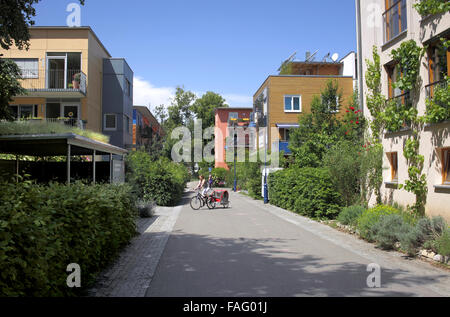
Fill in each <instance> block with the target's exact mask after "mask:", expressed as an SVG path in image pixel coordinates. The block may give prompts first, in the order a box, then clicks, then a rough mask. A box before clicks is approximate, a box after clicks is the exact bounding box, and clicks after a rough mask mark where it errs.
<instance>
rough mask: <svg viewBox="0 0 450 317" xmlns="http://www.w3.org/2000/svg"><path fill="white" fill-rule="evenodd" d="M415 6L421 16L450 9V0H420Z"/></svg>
mask: <svg viewBox="0 0 450 317" xmlns="http://www.w3.org/2000/svg"><path fill="white" fill-rule="evenodd" d="M413 6H414V8H415V9H416V11H417V12H419V14H420V15H421V16H427V15H430V14H439V13H445V12H448V11H450V2H449V1H448V0H419V1H417V2H416V3H414V4H413Z"/></svg>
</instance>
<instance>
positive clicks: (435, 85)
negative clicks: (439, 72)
mask: <svg viewBox="0 0 450 317" xmlns="http://www.w3.org/2000/svg"><path fill="white" fill-rule="evenodd" d="M436 88H448V86H447V81H446V80H441V81H436V82H434V83H431V84H429V85H426V86H425V92H426V94H427V98H433V97H434V92H435V90H436ZM445 106H448V105H445Z"/></svg>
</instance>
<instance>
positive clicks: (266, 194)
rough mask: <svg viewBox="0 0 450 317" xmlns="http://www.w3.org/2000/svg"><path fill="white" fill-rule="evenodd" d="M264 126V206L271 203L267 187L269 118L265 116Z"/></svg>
mask: <svg viewBox="0 0 450 317" xmlns="http://www.w3.org/2000/svg"><path fill="white" fill-rule="evenodd" d="M263 120H264V126H265V129H266V131H265V133H264V204H268V203H269V188H268V186H267V138H268V134H267V132H268V131H267V117H266V116H264V119H263Z"/></svg>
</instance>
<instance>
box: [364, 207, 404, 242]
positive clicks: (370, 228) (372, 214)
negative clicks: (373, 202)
mask: <svg viewBox="0 0 450 317" xmlns="http://www.w3.org/2000/svg"><path fill="white" fill-rule="evenodd" d="M398 213H400V211H399V210H398V209H395V208H394V207H390V206H386V205H378V206H377V207H375V208H372V209H367V210H366V211H364V212H363V213H362V215H361V216H360V217H359V218H358V220H357V229H358V231H359V235H360V236H361V237H362V238H363V239H366V240H367V241H369V242H373V241H375V234H376V232H375V230H374V229H375V228H374V226H375V224H376V223H377V222H378V221H379V220H380V218H381V216H384V215H390V214H398Z"/></svg>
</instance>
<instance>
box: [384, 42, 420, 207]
mask: <svg viewBox="0 0 450 317" xmlns="http://www.w3.org/2000/svg"><path fill="white" fill-rule="evenodd" d="M424 54H425V48H424V47H420V46H418V45H417V43H416V42H415V41H414V40H409V41H406V42H403V43H402V44H401V45H400V47H399V48H398V49H396V50H392V52H391V55H392V58H393V59H394V61H395V62H397V63H398V67H399V68H400V70H401V74H402V75H401V77H400V78H398V80H397V81H396V82H395V83H393V86H394V87H395V88H398V89H400V90H402V91H406V92H408V95H409V96H410V100H409V101H408V102H406V101H404V102H403V103H402V104H401V106H400V107H398V108H397V111H395V113H394V111H392V110H393V109H388V110H387V111H386V112H385V115H384V117H385V119H386V120H389V119H390V118H392V117H395V116H399V117H400V118H399V119H398V120H400V121H403V122H407V123H408V125H409V127H410V128H411V137H410V138H408V139H407V140H406V142H405V147H404V149H403V156H404V157H405V158H406V160H407V162H408V179H407V180H406V181H405V184H404V185H403V184H402V185H400V186H399V187H400V188H404V189H405V190H407V191H409V192H411V193H413V194H414V195H415V196H416V203H415V205H414V206H412V208H413V210H414V211H415V213H416V214H424V208H425V202H426V194H427V183H426V175H424V174H422V171H423V163H424V156H423V155H420V154H419V147H420V140H419V131H420V130H421V122H422V120H421V119H420V118H419V116H418V112H417V109H416V108H415V107H414V104H416V103H417V99H418V95H419V89H418V87H419V79H420V76H419V71H420V62H421V59H422V57H423V55H424ZM389 107H391V108H392V107H393V105H390V106H389Z"/></svg>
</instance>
